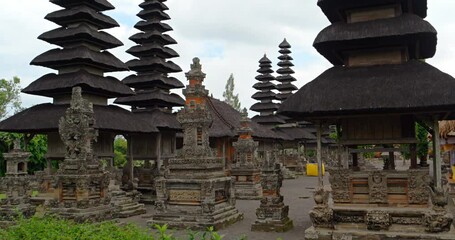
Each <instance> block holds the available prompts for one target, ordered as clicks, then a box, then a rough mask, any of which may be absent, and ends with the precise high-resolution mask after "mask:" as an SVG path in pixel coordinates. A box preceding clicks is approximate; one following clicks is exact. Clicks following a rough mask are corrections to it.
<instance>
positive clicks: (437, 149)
mask: <svg viewBox="0 0 455 240" xmlns="http://www.w3.org/2000/svg"><path fill="white" fill-rule="evenodd" d="M433 154H434V161H433V177H434V183H435V186H434V187H435V188H436V189H442V185H441V177H442V171H441V160H442V159H441V141H440V139H439V121H438V120H437V119H435V120H434V122H433Z"/></svg>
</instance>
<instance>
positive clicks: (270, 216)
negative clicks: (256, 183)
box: [251, 152, 294, 232]
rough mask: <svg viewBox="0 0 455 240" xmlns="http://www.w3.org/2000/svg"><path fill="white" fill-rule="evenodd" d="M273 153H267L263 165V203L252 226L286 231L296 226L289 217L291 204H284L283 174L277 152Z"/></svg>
mask: <svg viewBox="0 0 455 240" xmlns="http://www.w3.org/2000/svg"><path fill="white" fill-rule="evenodd" d="M273 155H274V156H270V152H267V153H266V159H265V161H264V164H263V167H262V174H261V184H262V199H261V205H260V206H259V208H258V209H256V216H257V219H256V221H255V223H254V224H253V225H252V226H251V230H252V231H265V232H286V231H288V230H290V229H292V228H293V227H294V225H293V222H292V220H291V219H289V217H288V214H289V206H287V205H284V203H283V200H284V198H283V196H282V195H281V193H280V189H281V186H282V184H283V174H282V173H281V169H280V164H278V163H277V162H276V156H275V153H273Z"/></svg>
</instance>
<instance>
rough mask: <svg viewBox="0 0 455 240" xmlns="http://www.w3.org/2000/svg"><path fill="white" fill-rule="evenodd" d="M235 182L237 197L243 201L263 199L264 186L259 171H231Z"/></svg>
mask: <svg viewBox="0 0 455 240" xmlns="http://www.w3.org/2000/svg"><path fill="white" fill-rule="evenodd" d="M231 174H232V178H233V179H234V180H235V184H234V188H235V197H236V198H237V199H242V200H259V199H261V198H262V186H261V177H260V170H259V169H235V168H233V169H232V171H231Z"/></svg>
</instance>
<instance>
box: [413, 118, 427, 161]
mask: <svg viewBox="0 0 455 240" xmlns="http://www.w3.org/2000/svg"><path fill="white" fill-rule="evenodd" d="M415 131H416V138H417V156H418V157H419V158H420V159H424V160H426V159H427V155H428V146H429V141H428V131H427V130H426V129H425V128H424V127H422V126H421V125H420V124H418V123H416V126H415Z"/></svg>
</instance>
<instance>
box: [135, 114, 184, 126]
mask: <svg viewBox="0 0 455 240" xmlns="http://www.w3.org/2000/svg"><path fill="white" fill-rule="evenodd" d="M134 114H135V115H136V116H138V117H140V118H142V119H143V120H144V121H146V122H148V123H149V124H151V125H152V126H155V127H157V128H158V129H162V128H164V129H171V130H176V131H181V130H182V126H181V125H180V123H179V122H178V121H177V117H176V114H173V113H168V112H163V111H161V110H159V109H154V110H144V111H140V110H135V111H134Z"/></svg>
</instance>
